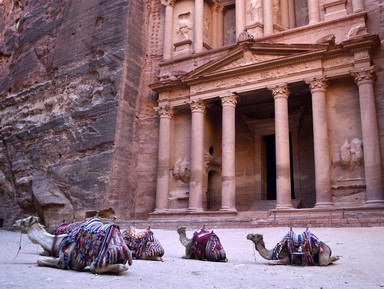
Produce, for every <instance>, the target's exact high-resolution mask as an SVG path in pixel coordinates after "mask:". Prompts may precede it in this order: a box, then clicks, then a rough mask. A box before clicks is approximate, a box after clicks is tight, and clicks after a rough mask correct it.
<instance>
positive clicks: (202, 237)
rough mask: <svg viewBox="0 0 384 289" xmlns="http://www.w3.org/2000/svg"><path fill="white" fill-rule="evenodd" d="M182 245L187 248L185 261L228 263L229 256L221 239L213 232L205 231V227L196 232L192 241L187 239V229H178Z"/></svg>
mask: <svg viewBox="0 0 384 289" xmlns="http://www.w3.org/2000/svg"><path fill="white" fill-rule="evenodd" d="M177 233H178V234H179V239H180V242H181V244H182V245H183V246H184V247H185V256H183V258H184V259H196V260H207V261H216V262H227V261H228V259H227V256H226V253H225V250H224V248H223V246H222V245H221V242H220V239H219V237H218V236H217V235H216V234H215V233H214V232H213V231H212V232H210V231H208V230H205V226H204V227H203V228H202V229H200V230H198V231H195V232H194V234H193V237H192V239H189V238H188V237H187V233H186V228H185V227H179V228H177Z"/></svg>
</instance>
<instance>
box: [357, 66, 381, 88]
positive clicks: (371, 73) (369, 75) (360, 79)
mask: <svg viewBox="0 0 384 289" xmlns="http://www.w3.org/2000/svg"><path fill="white" fill-rule="evenodd" d="M351 74H352V76H353V77H354V78H355V82H356V84H357V85H360V84H363V83H373V81H374V80H375V69H374V67H373V66H370V67H366V68H362V69H356V70H353V71H351Z"/></svg>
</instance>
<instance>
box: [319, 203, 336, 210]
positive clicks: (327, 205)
mask: <svg viewBox="0 0 384 289" xmlns="http://www.w3.org/2000/svg"><path fill="white" fill-rule="evenodd" d="M334 206H335V205H334V204H333V203H332V202H318V203H316V204H315V208H316V209H322V208H330V207H334Z"/></svg>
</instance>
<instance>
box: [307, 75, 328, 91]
mask: <svg viewBox="0 0 384 289" xmlns="http://www.w3.org/2000/svg"><path fill="white" fill-rule="evenodd" d="M327 80H328V79H327V78H326V77H324V76H317V77H313V78H307V79H305V82H306V83H307V84H308V85H309V88H310V89H311V91H325V90H326V89H327Z"/></svg>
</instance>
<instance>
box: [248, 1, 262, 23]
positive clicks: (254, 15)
mask: <svg viewBox="0 0 384 289" xmlns="http://www.w3.org/2000/svg"><path fill="white" fill-rule="evenodd" d="M248 11H249V15H250V16H251V22H252V23H256V22H259V23H262V22H263V13H262V6H261V0H251V2H250V3H249V6H248Z"/></svg>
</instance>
